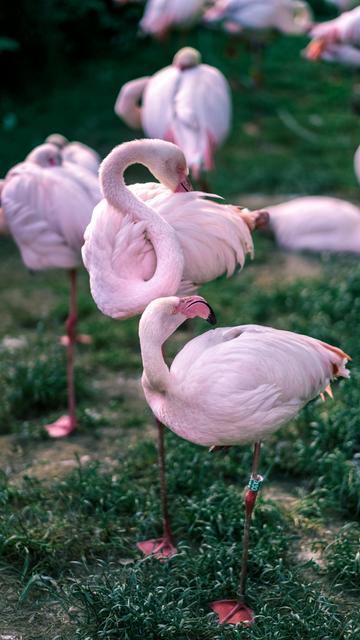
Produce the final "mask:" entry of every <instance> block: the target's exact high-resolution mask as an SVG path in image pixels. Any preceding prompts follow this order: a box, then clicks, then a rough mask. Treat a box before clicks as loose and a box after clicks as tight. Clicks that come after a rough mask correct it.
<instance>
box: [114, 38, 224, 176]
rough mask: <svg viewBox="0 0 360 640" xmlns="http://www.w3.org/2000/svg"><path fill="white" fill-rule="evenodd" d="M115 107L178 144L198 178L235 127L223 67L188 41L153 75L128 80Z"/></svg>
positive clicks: (150, 132)
mask: <svg viewBox="0 0 360 640" xmlns="http://www.w3.org/2000/svg"><path fill="white" fill-rule="evenodd" d="M141 98H142V107H141V108H140V107H139V101H140V99H141ZM115 112H116V113H117V115H118V116H120V117H121V118H123V120H125V122H126V123H127V124H128V125H129V126H131V127H135V128H137V127H140V126H142V128H143V129H144V131H145V134H146V135H147V136H148V137H149V138H162V139H163V140H169V141H170V142H174V143H175V144H177V145H178V146H179V147H180V149H182V151H183V152H184V154H185V157H186V161H187V164H188V166H189V168H190V170H191V172H192V174H193V175H194V177H196V178H198V177H199V175H200V172H201V171H202V170H204V171H210V169H212V168H213V165H214V151H215V149H216V147H218V146H219V145H220V144H221V143H222V142H223V141H224V140H225V138H226V136H227V134H228V132H229V128H230V121H231V92H230V87H229V85H228V82H227V80H226V79H225V77H224V76H223V74H222V73H221V72H220V71H218V69H215V67H211V66H209V65H207V64H201V56H200V53H199V52H198V51H197V50H196V49H193V48H191V47H185V48H183V49H180V51H178V52H177V54H176V56H175V57H174V60H173V64H172V65H170V66H168V67H165V68H164V69H161V71H158V72H157V73H156V74H155V75H154V76H152V77H151V78H146V77H144V78H138V79H137V80H133V81H131V82H127V83H126V84H125V85H124V86H123V87H122V89H121V91H120V93H119V95H118V98H117V100H116V104H115Z"/></svg>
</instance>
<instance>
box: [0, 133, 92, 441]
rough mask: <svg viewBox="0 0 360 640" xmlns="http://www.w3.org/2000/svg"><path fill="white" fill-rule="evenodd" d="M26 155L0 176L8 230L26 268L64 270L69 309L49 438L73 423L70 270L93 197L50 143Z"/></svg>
mask: <svg viewBox="0 0 360 640" xmlns="http://www.w3.org/2000/svg"><path fill="white" fill-rule="evenodd" d="M29 158H30V159H27V160H26V161H25V162H22V163H20V164H18V165H16V166H15V167H13V168H12V169H11V170H10V171H9V172H8V174H7V175H6V178H5V184H4V186H3V189H2V193H1V203H2V208H3V211H4V215H5V219H6V223H7V225H8V227H9V230H10V233H11V234H12V236H13V237H14V240H15V242H16V244H17V246H18V248H19V250H20V253H21V257H22V259H23V262H24V264H25V265H26V266H27V267H28V268H29V269H31V270H33V271H42V270H45V269H53V268H61V269H68V270H69V271H70V280H71V290H70V312H69V317H68V319H67V322H66V328H67V340H66V344H67V347H68V367H67V372H68V405H69V414H68V415H66V416H62V417H61V418H59V420H57V421H56V422H54V423H53V424H50V425H48V426H47V427H46V429H47V431H48V433H49V435H50V436H52V437H62V436H66V435H68V434H69V433H71V431H73V430H74V429H75V427H76V411H75V394H74V384H73V382H74V381H73V375H74V374H73V357H74V343H75V341H76V340H79V341H82V337H81V336H77V334H76V323H77V315H76V268H77V267H78V265H79V264H80V262H81V255H80V249H81V246H82V244H83V236H84V230H85V228H86V226H87V224H88V223H89V221H90V218H91V214H92V210H93V207H94V205H95V203H96V200H94V199H93V198H91V197H90V196H89V193H88V191H87V189H86V188H84V187H83V186H81V185H80V184H79V183H78V181H77V180H74V179H73V178H72V177H71V173H69V172H67V171H66V170H65V169H63V168H62V157H61V152H60V151H59V150H58V149H57V148H56V147H54V145H50V144H45V145H40V146H39V147H37V148H36V150H34V151H33V152H32V153H31V154H29ZM84 341H87V337H85V340H84Z"/></svg>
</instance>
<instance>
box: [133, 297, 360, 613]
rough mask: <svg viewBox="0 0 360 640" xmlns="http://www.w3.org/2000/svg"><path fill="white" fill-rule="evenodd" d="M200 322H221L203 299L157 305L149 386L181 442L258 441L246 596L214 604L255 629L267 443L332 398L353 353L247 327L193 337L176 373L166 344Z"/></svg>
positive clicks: (143, 337) (146, 324) (249, 501)
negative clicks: (256, 526) (256, 539)
mask: <svg viewBox="0 0 360 640" xmlns="http://www.w3.org/2000/svg"><path fill="white" fill-rule="evenodd" d="M194 317H200V318H203V319H204V320H207V321H208V322H210V323H211V324H214V322H216V320H215V315H214V313H213V311H212V309H211V307H210V306H209V304H208V303H207V302H206V300H204V298H201V297H200V296H189V297H185V298H178V297H176V296H172V297H168V298H161V299H159V300H154V301H153V302H151V304H149V306H148V307H147V309H146V310H145V311H144V313H143V315H142V317H141V320H140V325H139V336H140V346H141V356H142V361H143V367H144V371H143V376H142V386H143V389H144V393H145V397H146V401H147V403H148V405H149V406H150V408H151V410H152V412H153V413H154V415H155V416H156V418H157V420H159V421H161V423H162V424H164V425H166V426H167V427H169V428H170V429H171V431H174V433H176V434H177V435H178V436H180V437H181V438H185V439H186V440H189V441H190V442H193V443H195V444H199V445H202V446H205V447H210V448H214V447H229V446H232V445H238V444H245V443H248V442H254V443H255V448H254V458H253V466H252V473H251V477H250V482H249V485H248V488H247V491H246V494H245V525H244V541H243V562H242V570H241V574H240V588H239V597H238V599H237V600H220V601H217V602H213V603H211V605H210V606H211V608H212V609H213V611H215V612H216V613H217V614H218V616H219V621H220V623H223V624H224V623H229V624H238V623H239V622H242V623H245V624H251V623H252V622H253V620H254V612H253V611H252V610H251V609H250V608H249V607H248V606H247V605H246V603H245V592H246V576H247V558H248V549H249V529H250V520H251V514H252V511H253V508H254V505H255V501H256V497H257V492H258V490H259V488H260V486H261V483H262V480H263V478H262V477H261V476H260V475H259V473H258V464H259V456H260V445H261V440H263V439H264V438H266V437H267V436H269V435H270V434H271V433H273V432H274V431H276V430H277V429H278V428H279V427H280V426H281V425H283V424H286V423H287V422H289V420H291V419H292V418H294V417H295V416H296V414H297V413H298V412H299V411H300V409H302V407H304V406H305V405H306V404H307V403H308V402H309V401H310V400H312V399H313V398H315V397H316V396H317V395H319V394H320V395H321V394H322V395H323V394H324V393H325V392H328V393H329V394H330V395H332V392H331V387H330V381H331V380H332V379H333V378H336V377H339V376H342V377H345V378H346V377H348V376H349V371H348V370H347V369H346V363H347V361H348V360H349V356H347V355H346V354H345V353H344V352H343V351H341V349H338V348H337V347H333V346H331V345H328V344H326V343H325V342H321V341H320V340H315V339H314V338H310V337H308V336H305V335H301V334H297V333H292V332H289V331H279V330H277V329H272V328H271V327H262V326H257V325H242V326H237V327H222V328H219V329H215V330H213V331H207V332H205V333H203V334H202V335H200V336H198V337H197V338H194V339H193V340H190V342H188V343H187V344H186V345H185V347H184V348H183V349H182V350H181V351H180V352H179V353H178V354H177V356H176V357H175V359H174V361H173V363H172V365H171V367H170V369H169V367H168V365H167V364H166V362H165V360H164V357H163V353H162V347H163V345H164V343H165V342H166V340H167V339H168V338H169V337H170V336H171V335H172V334H173V333H174V331H175V330H176V329H177V328H178V327H179V326H180V325H181V324H182V323H183V322H185V320H187V319H188V318H194Z"/></svg>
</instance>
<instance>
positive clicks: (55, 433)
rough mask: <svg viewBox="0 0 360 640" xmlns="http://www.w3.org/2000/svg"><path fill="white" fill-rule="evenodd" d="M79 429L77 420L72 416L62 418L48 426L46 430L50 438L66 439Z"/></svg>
mask: <svg viewBox="0 0 360 640" xmlns="http://www.w3.org/2000/svg"><path fill="white" fill-rule="evenodd" d="M76 427H77V423H76V419H75V418H72V417H71V416H61V418H58V420H55V422H52V423H51V424H47V425H46V426H45V427H44V429H46V431H47V432H48V434H49V436H50V438H65V437H66V436H68V435H70V433H72V432H73V431H74V430H75V429H76Z"/></svg>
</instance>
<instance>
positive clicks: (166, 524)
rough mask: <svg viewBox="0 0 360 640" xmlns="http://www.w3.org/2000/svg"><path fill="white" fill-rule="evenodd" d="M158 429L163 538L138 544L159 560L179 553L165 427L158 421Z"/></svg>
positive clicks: (146, 552) (143, 550)
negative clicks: (168, 479) (172, 521)
mask: <svg viewBox="0 0 360 640" xmlns="http://www.w3.org/2000/svg"><path fill="white" fill-rule="evenodd" d="M156 424H157V428H158V460H159V478H160V499H161V510H162V521H163V535H162V537H161V538H152V539H151V540H143V541H142V542H138V543H137V545H136V546H137V547H138V549H140V551H142V552H143V554H144V555H145V556H149V555H153V556H154V557H155V558H156V559H157V560H164V559H165V558H171V557H172V556H174V555H175V554H176V552H177V550H176V547H175V545H174V536H173V533H172V531H171V526H170V518H169V507H168V498H167V487H166V465H165V446H164V431H165V427H164V425H163V424H162V423H161V422H160V421H159V420H157V419H156Z"/></svg>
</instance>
